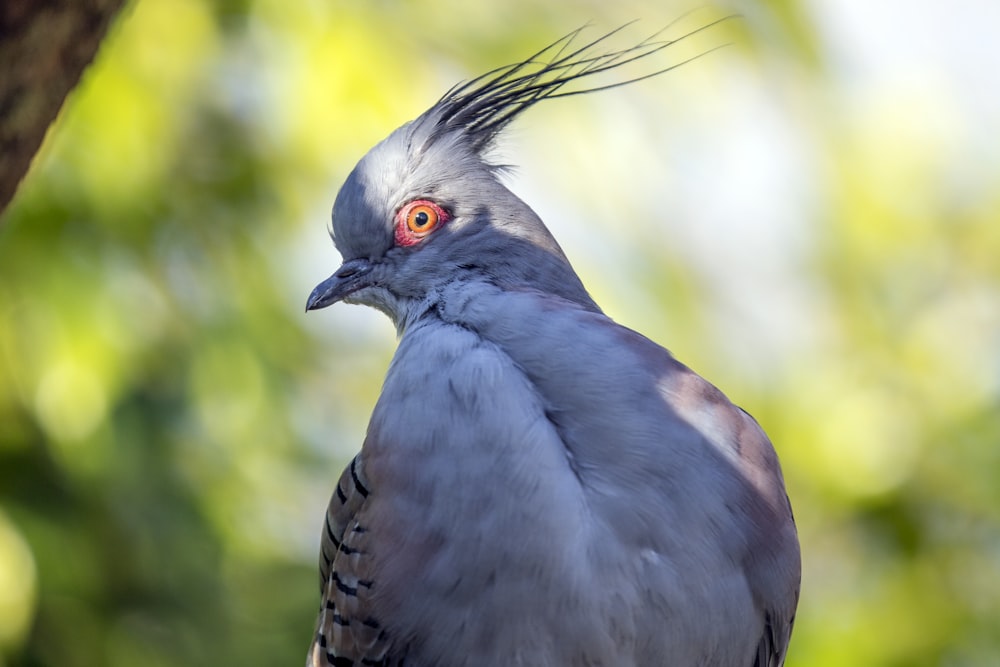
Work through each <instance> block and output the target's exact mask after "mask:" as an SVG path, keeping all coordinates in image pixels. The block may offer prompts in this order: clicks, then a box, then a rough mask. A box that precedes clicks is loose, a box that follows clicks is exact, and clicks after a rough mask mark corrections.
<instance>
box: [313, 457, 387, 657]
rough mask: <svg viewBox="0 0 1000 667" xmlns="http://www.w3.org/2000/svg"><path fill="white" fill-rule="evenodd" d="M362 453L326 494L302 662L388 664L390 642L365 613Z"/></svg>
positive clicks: (367, 569)
mask: <svg viewBox="0 0 1000 667" xmlns="http://www.w3.org/2000/svg"><path fill="white" fill-rule="evenodd" d="M363 468H364V467H363V464H362V459H361V454H358V455H357V456H355V457H354V460H352V461H351V464H350V465H349V466H348V467H347V469H346V470H344V473H343V474H342V475H341V477H340V480H339V481H338V482H337V488H336V490H335V491H334V493H333V497H332V498H330V505H329V507H328V508H327V512H326V520H325V522H324V526H323V539H322V542H321V545H320V562H319V571H320V592H321V595H322V601H321V604H320V609H319V620H318V622H317V625H316V636H315V638H314V640H313V645H312V648H311V650H310V652H309V659H308V660H307V663H306V665H307V667H321V666H322V667H327V666H332V667H352V666H355V665H357V666H360V665H382V666H384V667H389V666H390V665H392V664H395V663H393V662H390V660H389V658H388V657H387V654H388V651H389V648H390V646H389V642H388V641H387V639H386V636H385V632H384V631H383V629H382V627H381V624H380V623H379V621H378V620H377V619H376V618H374V617H373V616H372V615H371V613H370V602H369V600H370V594H371V591H372V588H373V587H374V586H375V582H374V581H373V578H372V567H373V563H372V558H371V556H370V551H369V545H370V542H371V539H370V538H371V533H370V532H369V526H367V525H365V501H366V500H367V499H368V496H369V495H370V493H371V491H370V487H369V485H368V482H367V480H366V478H365V475H364V469H363Z"/></svg>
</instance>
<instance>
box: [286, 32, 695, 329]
mask: <svg viewBox="0 0 1000 667" xmlns="http://www.w3.org/2000/svg"><path fill="white" fill-rule="evenodd" d="M619 30H620V29H619ZM579 32H580V31H579V30H577V31H574V32H573V33H570V34H569V35H567V36H566V37H564V38H562V39H560V40H558V41H557V42H555V43H554V44H551V45H549V46H548V47H546V48H545V49H543V50H542V51H540V52H538V53H536V54H534V55H533V56H531V57H530V58H528V59H526V60H524V61H522V62H520V63H516V64H513V65H508V66H506V67H502V68H499V69H497V70H494V71H492V72H488V73H486V74H484V75H482V76H480V77H478V78H476V79H474V80H472V81H470V82H467V83H464V84H460V85H458V86H456V87H454V88H452V89H451V90H450V91H448V92H447V93H446V94H445V95H444V97H442V98H441V99H440V100H438V102H437V103H436V104H434V106H432V107H431V108H430V109H428V110H427V111H426V112H424V113H423V114H421V115H420V116H419V117H418V118H417V119H416V120H414V121H412V122H410V123H407V124H406V125H403V126H402V127H400V128H399V129H397V130H396V131H395V132H393V133H392V134H391V135H389V136H388V137H387V138H386V139H384V140H383V141H382V142H381V143H379V144H378V145H377V146H375V147H374V148H373V149H371V151H369V152H368V154H367V155H365V156H364V157H363V158H362V159H361V161H360V162H358V164H357V166H356V167H355V168H354V170H353V171H352V172H351V174H350V175H349V176H348V178H347V180H346V181H345V183H344V185H343V186H342V187H341V189H340V192H339V193H338V195H337V199H336V202H335V203H334V207H333V226H332V232H331V234H332V237H333V240H334V243H335V244H336V246H337V249H338V250H339V251H340V253H341V255H342V256H343V259H344V262H343V264H342V265H341V267H340V268H339V269H338V270H337V271H336V272H335V273H334V274H333V275H332V276H330V277H329V278H328V279H327V280H325V281H323V282H322V283H320V284H319V285H318V286H317V287H316V289H315V290H313V292H312V294H311V295H310V296H309V300H308V302H307V304H306V309H307V310H314V309H318V308H323V307H326V306H328V305H331V304H333V303H336V302H337V301H347V302H350V303H361V304H365V305H369V306H373V307H375V308H378V309H379V310H382V311H384V312H386V313H387V314H388V315H389V316H390V317H391V318H392V319H393V321H394V322H395V323H396V325H397V327H398V328H400V329H402V328H404V327H405V325H406V323H407V322H408V321H409V320H410V319H411V318H412V317H414V316H417V315H419V314H420V313H421V312H424V311H425V310H426V309H427V308H428V307H429V306H430V305H432V303H433V301H434V297H435V294H436V291H437V290H439V289H441V288H442V287H444V286H446V285H448V284H450V283H453V282H455V281H462V280H481V281H488V282H490V283H492V284H495V285H498V286H500V287H503V288H511V289H536V290H540V291H543V292H546V293H550V294H553V295H557V296H560V297H562V298H565V299H568V300H571V301H574V302H576V303H578V304H580V305H581V306H582V307H585V308H590V309H594V310H596V309H597V306H596V305H595V304H594V302H593V301H592V300H591V299H590V297H589V296H588V294H587V292H586V290H585V289H584V287H583V285H582V283H581V282H580V280H579V278H578V277H577V275H576V273H575V272H574V271H573V268H572V267H571V266H570V264H569V262H568V261H567V259H566V257H565V255H564V254H563V252H562V250H561V249H560V248H559V245H558V244H557V243H556V241H555V239H554V238H553V237H552V235H551V234H550V233H549V231H548V229H546V227H545V225H544V224H543V223H542V221H541V220H540V219H539V218H538V216H537V215H536V214H535V213H534V212H533V211H532V210H531V209H530V208H529V207H528V206H527V205H526V204H525V203H524V202H522V201H521V200H520V199H518V198H517V196H515V195H514V194H513V193H512V192H511V191H510V190H508V189H507V188H506V187H505V186H504V185H503V183H502V182H501V180H500V178H499V176H500V172H501V171H502V168H501V167H499V166H497V165H495V164H493V163H491V162H490V161H489V160H488V156H487V153H488V152H489V149H490V148H491V146H492V145H493V143H494V141H495V139H496V138H497V136H498V135H499V133H500V132H501V130H503V128H504V127H506V125H507V124H508V123H509V122H510V121H512V120H513V119H514V118H516V117H517V116H518V115H519V114H520V113H522V112H523V111H525V110H526V109H528V108H529V107H531V106H532V105H534V104H535V103H537V102H539V101H541V100H543V99H551V98H556V97H565V96H568V95H575V94H580V93H585V92H590V91H594V90H601V89H604V88H609V87H613V86H617V85H623V84H624V83H629V82H631V81H636V80H638V79H643V78H647V77H649V76H653V75H655V74H659V73H661V72H663V71H666V69H672V68H673V67H676V66H677V65H673V66H672V67H669V68H666V69H662V70H658V71H656V72H653V73H648V74H645V75H643V76H638V77H633V78H631V79H628V80H626V81H619V82H617V83H611V84H606V85H602V86H591V87H589V88H583V89H579V88H578V89H569V90H568V89H567V84H570V83H571V82H574V81H577V80H579V79H582V78H585V77H590V76H593V75H598V74H601V73H603V72H607V71H608V70H611V69H614V68H616V67H619V66H621V65H624V64H627V63H631V62H634V61H635V60H638V59H640V58H643V57H645V56H648V55H651V54H653V53H656V52H658V51H660V50H662V49H664V48H666V47H667V46H669V45H670V44H672V43H675V42H676V41H678V40H674V41H656V40H654V38H648V39H646V40H643V41H642V42H640V43H639V44H637V45H635V46H631V47H628V48H625V49H622V50H618V51H610V52H604V53H597V54H595V53H594V50H595V47H597V46H598V45H599V44H602V43H603V42H604V41H605V40H606V39H607V38H608V37H610V36H611V35H613V34H614V33H615V32H618V31H617V30H616V31H614V32H612V33H609V34H608V35H604V36H603V37H600V38H599V39H596V40H594V41H592V42H590V43H588V44H586V45H584V46H582V47H580V48H571V44H572V43H573V41H574V39H575V38H576V37H577V36H578V34H579ZM689 34H692V33H689ZM685 36H687V35H685ZM654 37H655V36H654ZM682 39H683V37H682Z"/></svg>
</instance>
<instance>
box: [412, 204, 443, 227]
mask: <svg viewBox="0 0 1000 667" xmlns="http://www.w3.org/2000/svg"><path fill="white" fill-rule="evenodd" d="M437 224H438V213H437V211H435V210H434V209H433V208H432V207H431V206H430V205H428V204H416V205H415V206H411V207H410V208H409V210H407V212H406V226H407V227H409V229H410V231H411V232H413V233H414V234H426V233H427V232H429V231H431V230H432V229H434V228H435V227H437Z"/></svg>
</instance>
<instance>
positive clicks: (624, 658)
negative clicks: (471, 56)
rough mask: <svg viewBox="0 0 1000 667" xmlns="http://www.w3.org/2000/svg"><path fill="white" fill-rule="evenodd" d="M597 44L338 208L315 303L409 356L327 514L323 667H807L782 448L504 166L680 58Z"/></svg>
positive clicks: (406, 144)
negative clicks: (570, 110)
mask: <svg viewBox="0 0 1000 667" xmlns="http://www.w3.org/2000/svg"><path fill="white" fill-rule="evenodd" d="M614 32H617V31H614ZM614 32H612V33H610V34H614ZM578 33H579V31H575V32H573V33H570V34H569V35H567V36H566V37H564V38H563V39H561V40H559V41H557V42H555V43H554V44H552V45H550V46H549V47H547V48H546V49H544V50H542V51H541V52H539V53H536V54H535V55H533V56H531V57H530V58H528V59H526V60H524V61H523V62H520V63H516V64H513V65H509V66H507V67H502V68H499V69H497V70H494V71H492V72H488V73H487V74H485V75H483V76H480V77H478V78H476V79H473V80H472V81H470V82H467V83H463V84H460V85H458V86H456V87H454V88H452V89H451V90H450V91H448V92H447V93H446V94H445V95H444V96H443V97H442V98H441V99H440V100H439V101H438V102H437V103H436V104H434V106H432V107H431V108H430V109H429V110H427V111H426V112H424V113H423V114H422V115H420V116H419V117H418V118H417V119H416V120H414V121H412V122H409V123H407V124H405V125H403V126H402V127H400V128H399V129H397V130H396V131H394V132H393V133H392V134H390V135H389V136H388V137H387V138H386V139H385V140H383V141H382V142H381V143H379V144H378V145H376V146H375V147H374V148H372V149H371V151H369V152H368V154H366V155H365V156H364V157H363V158H362V159H361V161H360V162H359V163H358V164H357V166H356V167H355V168H354V170H353V171H352V172H351V173H350V175H349V176H348V177H347V180H346V182H345V183H344V185H343V186H342V188H341V189H340V192H339V193H338V195H337V198H336V201H335V204H334V208H333V218H332V230H331V236H332V237H333V241H334V243H335V245H336V247H337V249H338V250H339V252H340V253H341V255H342V256H343V260H344V261H343V264H342V265H341V266H340V268H339V269H337V271H336V272H335V273H334V274H333V275H332V276H330V278H328V279H327V280H325V281H323V282H322V283H320V284H319V285H318V286H317V287H316V289H315V290H314V291H313V292H312V294H311V295H310V296H309V300H308V302H307V306H306V308H307V310H313V309H317V308H323V307H326V306H328V305H330V304H333V303H335V302H338V301H345V302H347V303H356V304H364V305H367V306H372V307H374V308H377V309H379V310H381V311H383V312H384V313H386V314H387V315H388V316H389V317H390V318H391V319H392V321H393V322H394V324H395V325H396V328H397V332H398V335H399V344H398V348H397V350H396V353H395V356H394V358H393V360H392V363H391V365H390V367H389V370H388V373H387V375H386V378H385V381H384V385H383V389H382V393H381V396H380V397H379V399H378V401H377V403H376V405H375V408H374V412H373V414H372V416H371V421H370V422H369V426H368V431H367V435H366V437H365V440H364V443H363V445H362V447H361V451H360V452H359V453H358V454H357V455H356V456H355V457H354V459H353V460H352V461H351V463H350V465H349V466H348V467H347V469H346V470H345V471H344V472H343V475H342V476H341V477H340V480H339V482H338V483H337V486H336V489H335V491H334V493H333V496H332V498H331V500H330V504H329V508H328V510H327V514H326V518H325V523H324V526H323V533H322V544H321V554H320V588H321V598H322V602H321V605H320V611H319V619H318V624H317V628H316V634H315V636H314V639H313V643H312V646H311V649H310V651H309V654H308V657H307V666H308V665H311V666H313V667H316V666H319V665H334V666H337V667H344V666H348V665H384V666H393V665H407V666H409V667H431V666H436V667H458V666H461V665H466V666H469V667H492V666H500V665H504V666H508V665H525V666H538V667H553V666H556V665H560V666H563V665H589V666H598V665H601V666H604V667H611V666H625V667H638V666H650V665H669V666H671V667H694V666H696V665H697V666H705V667H779V666H780V665H782V664H783V663H784V659H785V653H786V650H787V646H788V641H789V637H790V635H791V631H792V624H793V621H794V616H795V609H796V605H797V602H798V594H799V577H800V556H799V546H798V538H797V535H796V530H795V524H794V521H793V518H792V512H791V507H790V504H789V501H788V497H787V495H786V492H785V488H784V481H783V478H782V473H781V470H780V467H779V464H778V459H777V456H776V454H775V451H774V449H773V448H772V446H771V443H770V441H769V440H768V438H767V436H766V435H765V434H764V432H763V431H762V430H761V428H760V426H758V424H757V422H756V421H755V420H754V419H753V418H752V417H751V416H750V415H749V414H748V413H746V412H744V411H743V410H742V409H740V408H738V407H736V406H735V405H733V404H732V403H731V402H730V401H729V400H728V399H727V398H726V397H725V396H724V395H723V394H722V393H721V392H720V391H719V390H718V389H716V388H715V387H714V386H713V385H711V384H709V383H708V382H707V381H705V380H704V379H702V378H701V377H699V376H698V375H697V374H695V373H694V372H693V371H691V370H690V369H688V368H687V367H686V366H684V365H682V364H681V363H680V362H678V361H677V360H676V359H675V358H674V357H673V356H672V355H671V354H670V353H669V352H668V351H667V350H665V349H664V348H662V347H660V346H659V345H657V344H656V343H654V342H652V341H650V340H649V339H647V338H645V337H643V336H642V335H640V334H638V333H636V332H634V331H632V330H630V329H628V328H626V327H624V326H621V325H619V324H617V323H615V322H614V321H612V320H611V319H610V318H609V317H607V316H606V315H605V314H604V313H603V312H602V311H601V309H600V308H599V307H598V306H597V304H595V303H594V301H593V300H592V299H591V297H590V296H589V295H588V293H587V291H586V289H585V288H584V286H583V284H582V283H581V281H580V279H579V277H577V275H576V273H575V272H574V270H573V268H572V267H571V266H570V263H569V261H568V260H567V259H566V257H565V255H564V254H563V252H562V250H561V249H560V247H559V245H558V244H557V243H556V241H555V239H554V238H553V236H552V235H551V234H550V232H549V231H548V229H547V228H546V227H545V225H544V224H543V223H542V221H541V220H540V219H539V218H538V216H537V215H536V214H535V213H534V212H533V211H532V210H531V209H530V208H529V207H528V205H527V204H525V203H524V202H523V201H521V200H520V199H518V197H517V196H515V195H514V194H513V193H512V192H511V191H509V190H508V189H507V188H506V187H505V185H504V184H503V183H502V181H501V179H500V176H501V171H502V170H501V168H500V167H498V166H497V165H495V164H493V163H492V162H491V161H490V160H489V157H488V151H489V149H490V147H491V146H492V145H493V143H494V141H495V140H496V138H497V137H498V135H499V133H500V132H501V130H503V128H504V127H505V126H506V125H507V124H508V123H510V122H511V121H512V120H513V119H514V118H516V117H517V116H518V115H519V114H521V113H522V112H523V111H525V110H526V109H528V108H529V107H531V106H532V105H534V104H535V103H537V102H539V101H541V100H544V99H551V98H556V97H564V96H568V95H573V94H577V93H582V92H590V91H593V90H600V89H604V88H609V87H612V86H609V85H601V86H597V85H592V86H591V87H590V88H584V89H582V90H581V89H568V88H567V84H570V83H571V82H574V81H579V80H580V79H583V78H586V77H589V76H591V75H594V74H599V73H601V72H605V71H608V70H611V69H613V68H615V67H618V66H619V65H622V64H624V63H628V62H633V61H635V60H637V59H639V58H643V57H646V56H648V55H651V54H652V53H655V52H657V51H659V50H660V49H662V48H664V47H665V46H667V45H669V44H670V43H671V42H657V41H654V40H653V39H652V38H651V39H647V40H644V41H642V42H640V43H639V44H637V45H636V46H632V47H630V48H625V49H621V50H608V51H606V52H601V53H595V51H596V49H598V47H599V45H602V44H604V43H606V42H605V41H604V40H605V39H606V38H607V37H608V35H605V36H604V37H601V38H599V39H596V40H594V41H592V42H590V43H588V44H587V45H585V46H583V47H582V48H578V47H575V46H573V40H574V38H576V37H577V34H578ZM660 71H666V70H660ZM658 73H659V72H654V74H658ZM647 76H652V74H648V75H646V76H638V77H635V78H632V79H629V80H626V81H623V82H619V83H616V84H612V85H621V84H622V83H629V82H630V81H635V80H638V79H640V78H646V77H647ZM578 85H579V84H578Z"/></svg>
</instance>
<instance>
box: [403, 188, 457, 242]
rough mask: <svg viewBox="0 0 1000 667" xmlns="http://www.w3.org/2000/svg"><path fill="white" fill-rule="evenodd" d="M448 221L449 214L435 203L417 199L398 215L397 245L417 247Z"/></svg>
mask: <svg viewBox="0 0 1000 667" xmlns="http://www.w3.org/2000/svg"><path fill="white" fill-rule="evenodd" d="M448 219H449V216H448V213H447V212H446V211H445V210H444V209H443V208H441V207H440V206H438V205H437V204H435V203H434V202H432V201H430V200H427V199H415V200H413V201H411V202H410V203H409V204H407V205H405V206H404V207H403V208H401V209H399V212H398V213H396V230H395V237H396V245H399V246H412V245H416V244H417V243H419V242H420V241H421V240H423V238H424V237H426V236H427V235H428V234H430V233H431V232H433V231H434V230H435V229H437V228H438V227H440V226H441V225H443V224H444V223H446V222H447V221H448Z"/></svg>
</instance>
